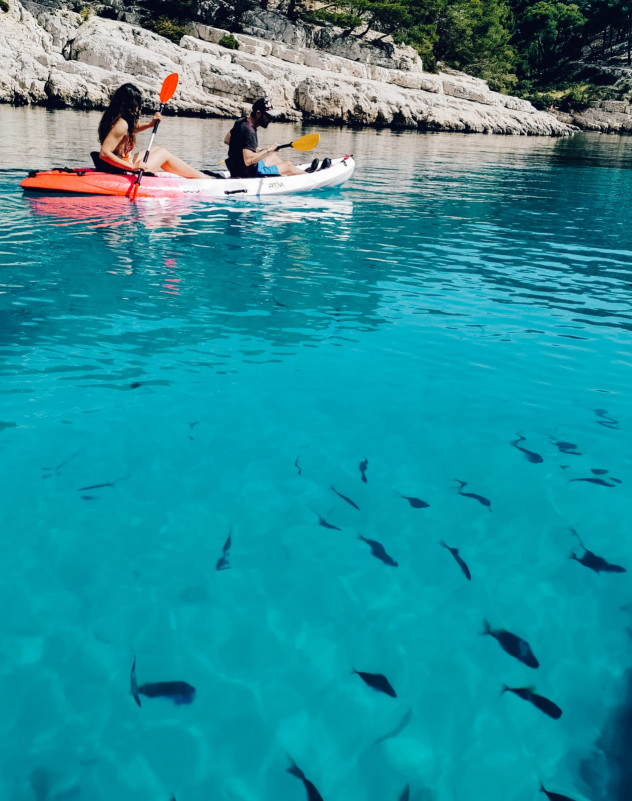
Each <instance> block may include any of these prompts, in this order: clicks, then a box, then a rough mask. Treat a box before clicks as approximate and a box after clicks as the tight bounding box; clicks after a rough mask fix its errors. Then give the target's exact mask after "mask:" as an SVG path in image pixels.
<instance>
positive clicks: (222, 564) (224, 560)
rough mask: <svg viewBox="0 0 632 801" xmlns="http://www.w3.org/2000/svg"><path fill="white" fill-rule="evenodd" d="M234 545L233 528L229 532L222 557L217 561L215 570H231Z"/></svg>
mask: <svg viewBox="0 0 632 801" xmlns="http://www.w3.org/2000/svg"><path fill="white" fill-rule="evenodd" d="M232 544H233V530H232V528H231V529H230V531H229V532H228V539H227V540H226V542H225V543H224V547H223V548H222V555H221V556H220V558H219V559H218V560H217V562H216V564H215V570H230V558H229V557H230V548H231V545H232Z"/></svg>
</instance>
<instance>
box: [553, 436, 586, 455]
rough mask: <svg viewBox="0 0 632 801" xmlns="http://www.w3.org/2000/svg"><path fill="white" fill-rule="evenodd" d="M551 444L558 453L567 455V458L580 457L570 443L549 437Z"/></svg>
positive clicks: (575, 446)
mask: <svg viewBox="0 0 632 801" xmlns="http://www.w3.org/2000/svg"><path fill="white" fill-rule="evenodd" d="M551 442H552V443H553V444H554V445H555V447H556V448H557V449H558V451H559V452H560V453H567V454H569V456H581V453H580V452H579V451H578V450H577V445H574V444H573V443H572V442H562V441H561V440H556V439H554V438H553V437H551Z"/></svg>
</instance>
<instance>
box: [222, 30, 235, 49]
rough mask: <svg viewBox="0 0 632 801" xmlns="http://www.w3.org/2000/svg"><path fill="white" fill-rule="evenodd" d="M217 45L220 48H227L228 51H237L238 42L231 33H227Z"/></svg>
mask: <svg viewBox="0 0 632 801" xmlns="http://www.w3.org/2000/svg"><path fill="white" fill-rule="evenodd" d="M218 44H220V45H221V46H222V47H227V48H228V49H229V50H239V42H238V41H237V39H235V37H234V36H233V35H232V33H227V34H225V35H224V36H222V38H221V39H220V40H219V42H218Z"/></svg>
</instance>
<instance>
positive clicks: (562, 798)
mask: <svg viewBox="0 0 632 801" xmlns="http://www.w3.org/2000/svg"><path fill="white" fill-rule="evenodd" d="M540 792H541V793H544V795H545V796H546V797H547V798H548V799H549V801H574V799H573V798H570V796H567V795H562V794H561V793H550V792H549V791H548V790H547V789H546V787H545V786H544V785H543V784H542V782H540Z"/></svg>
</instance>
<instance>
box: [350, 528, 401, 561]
mask: <svg viewBox="0 0 632 801" xmlns="http://www.w3.org/2000/svg"><path fill="white" fill-rule="evenodd" d="M358 539H359V540H362V541H363V542H366V544H367V545H368V546H369V547H370V548H371V553H372V554H373V556H374V557H375V558H376V559H379V560H380V561H382V562H384V564H385V565H390V566H391V567H399V565H398V563H397V562H396V561H395V560H394V559H393V557H392V556H389V555H388V554H387V553H386V551H385V550H384V546H383V545H382V543H381V542H378V541H377V540H369V539H367V538H366V537H363V536H362V535H360V536H359V537H358Z"/></svg>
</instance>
